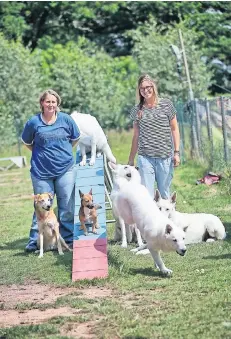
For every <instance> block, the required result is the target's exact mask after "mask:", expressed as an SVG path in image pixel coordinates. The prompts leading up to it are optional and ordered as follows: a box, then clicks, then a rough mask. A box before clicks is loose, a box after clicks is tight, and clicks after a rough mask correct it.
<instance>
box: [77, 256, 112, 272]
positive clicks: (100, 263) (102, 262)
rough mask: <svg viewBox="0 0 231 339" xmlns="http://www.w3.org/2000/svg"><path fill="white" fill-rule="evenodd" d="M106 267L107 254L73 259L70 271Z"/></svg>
mask: <svg viewBox="0 0 231 339" xmlns="http://www.w3.org/2000/svg"><path fill="white" fill-rule="evenodd" d="M105 267H107V256H104V257H99V258H84V259H79V258H78V259H74V260H73V270H72V272H85V271H98V270H102V269H105Z"/></svg>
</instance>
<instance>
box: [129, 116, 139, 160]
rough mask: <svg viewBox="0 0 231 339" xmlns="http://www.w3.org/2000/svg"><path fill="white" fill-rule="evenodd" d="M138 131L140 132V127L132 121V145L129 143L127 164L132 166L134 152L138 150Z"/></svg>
mask: <svg viewBox="0 0 231 339" xmlns="http://www.w3.org/2000/svg"><path fill="white" fill-rule="evenodd" d="M139 132H140V129H139V126H138V123H137V122H134V124H133V138H132V145H131V150H130V155H129V159H128V164H129V165H130V166H134V159H135V156H136V153H137V151H138V140H139Z"/></svg>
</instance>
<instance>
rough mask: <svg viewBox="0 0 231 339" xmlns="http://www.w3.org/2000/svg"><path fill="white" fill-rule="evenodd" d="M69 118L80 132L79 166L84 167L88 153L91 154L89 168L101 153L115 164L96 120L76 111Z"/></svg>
mask: <svg viewBox="0 0 231 339" xmlns="http://www.w3.org/2000/svg"><path fill="white" fill-rule="evenodd" d="M71 117H72V119H73V120H74V121H75V123H76V124H77V126H78V128H79V130H80V139H79V147H80V152H81V155H82V161H81V162H80V166H85V165H86V160H87V157H86V153H88V152H91V159H90V162H89V164H90V166H93V165H94V164H95V160H96V156H97V157H99V156H100V155H101V153H105V155H106V157H107V158H108V160H110V161H111V162H113V163H116V158H115V157H114V155H113V154H112V151H111V148H110V146H109V145H108V142H107V138H106V135H105V134H104V131H103V130H102V128H101V126H100V124H99V123H98V121H97V120H96V118H95V117H93V116H92V115H90V114H83V113H79V112H76V111H75V112H73V113H71Z"/></svg>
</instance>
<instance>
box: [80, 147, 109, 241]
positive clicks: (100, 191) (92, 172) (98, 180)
mask: <svg viewBox="0 0 231 339" xmlns="http://www.w3.org/2000/svg"><path fill="white" fill-rule="evenodd" d="M89 160H90V156H89V155H88V156H87V164H86V166H80V165H79V163H80V161H81V156H80V154H79V151H78V152H77V156H76V167H77V176H76V183H75V218H74V222H75V224H74V240H94V239H95V240H97V239H102V238H107V234H106V210H105V187H104V161H103V156H100V157H99V158H96V162H95V165H94V166H90V165H89ZM91 189H92V194H93V201H94V203H96V204H99V205H100V206H102V208H101V209H98V210H97V215H98V223H99V225H100V228H98V229H97V233H98V234H93V233H92V227H91V224H86V226H87V228H88V232H89V234H88V235H87V236H85V235H84V234H83V231H82V230H79V228H80V221H79V209H80V205H81V202H80V196H79V190H81V192H82V193H89V191H90V190H91Z"/></svg>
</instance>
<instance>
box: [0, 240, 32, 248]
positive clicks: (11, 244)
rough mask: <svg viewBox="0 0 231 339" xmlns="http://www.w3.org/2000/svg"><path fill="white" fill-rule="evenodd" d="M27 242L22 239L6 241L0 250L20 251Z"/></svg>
mask: <svg viewBox="0 0 231 339" xmlns="http://www.w3.org/2000/svg"><path fill="white" fill-rule="evenodd" d="M27 242H28V238H22V239H17V240H14V241H8V242H6V243H5V244H3V245H1V246H0V250H1V251H4V250H7V251H8V250H20V249H23V250H24V248H25V246H26V244H27Z"/></svg>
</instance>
